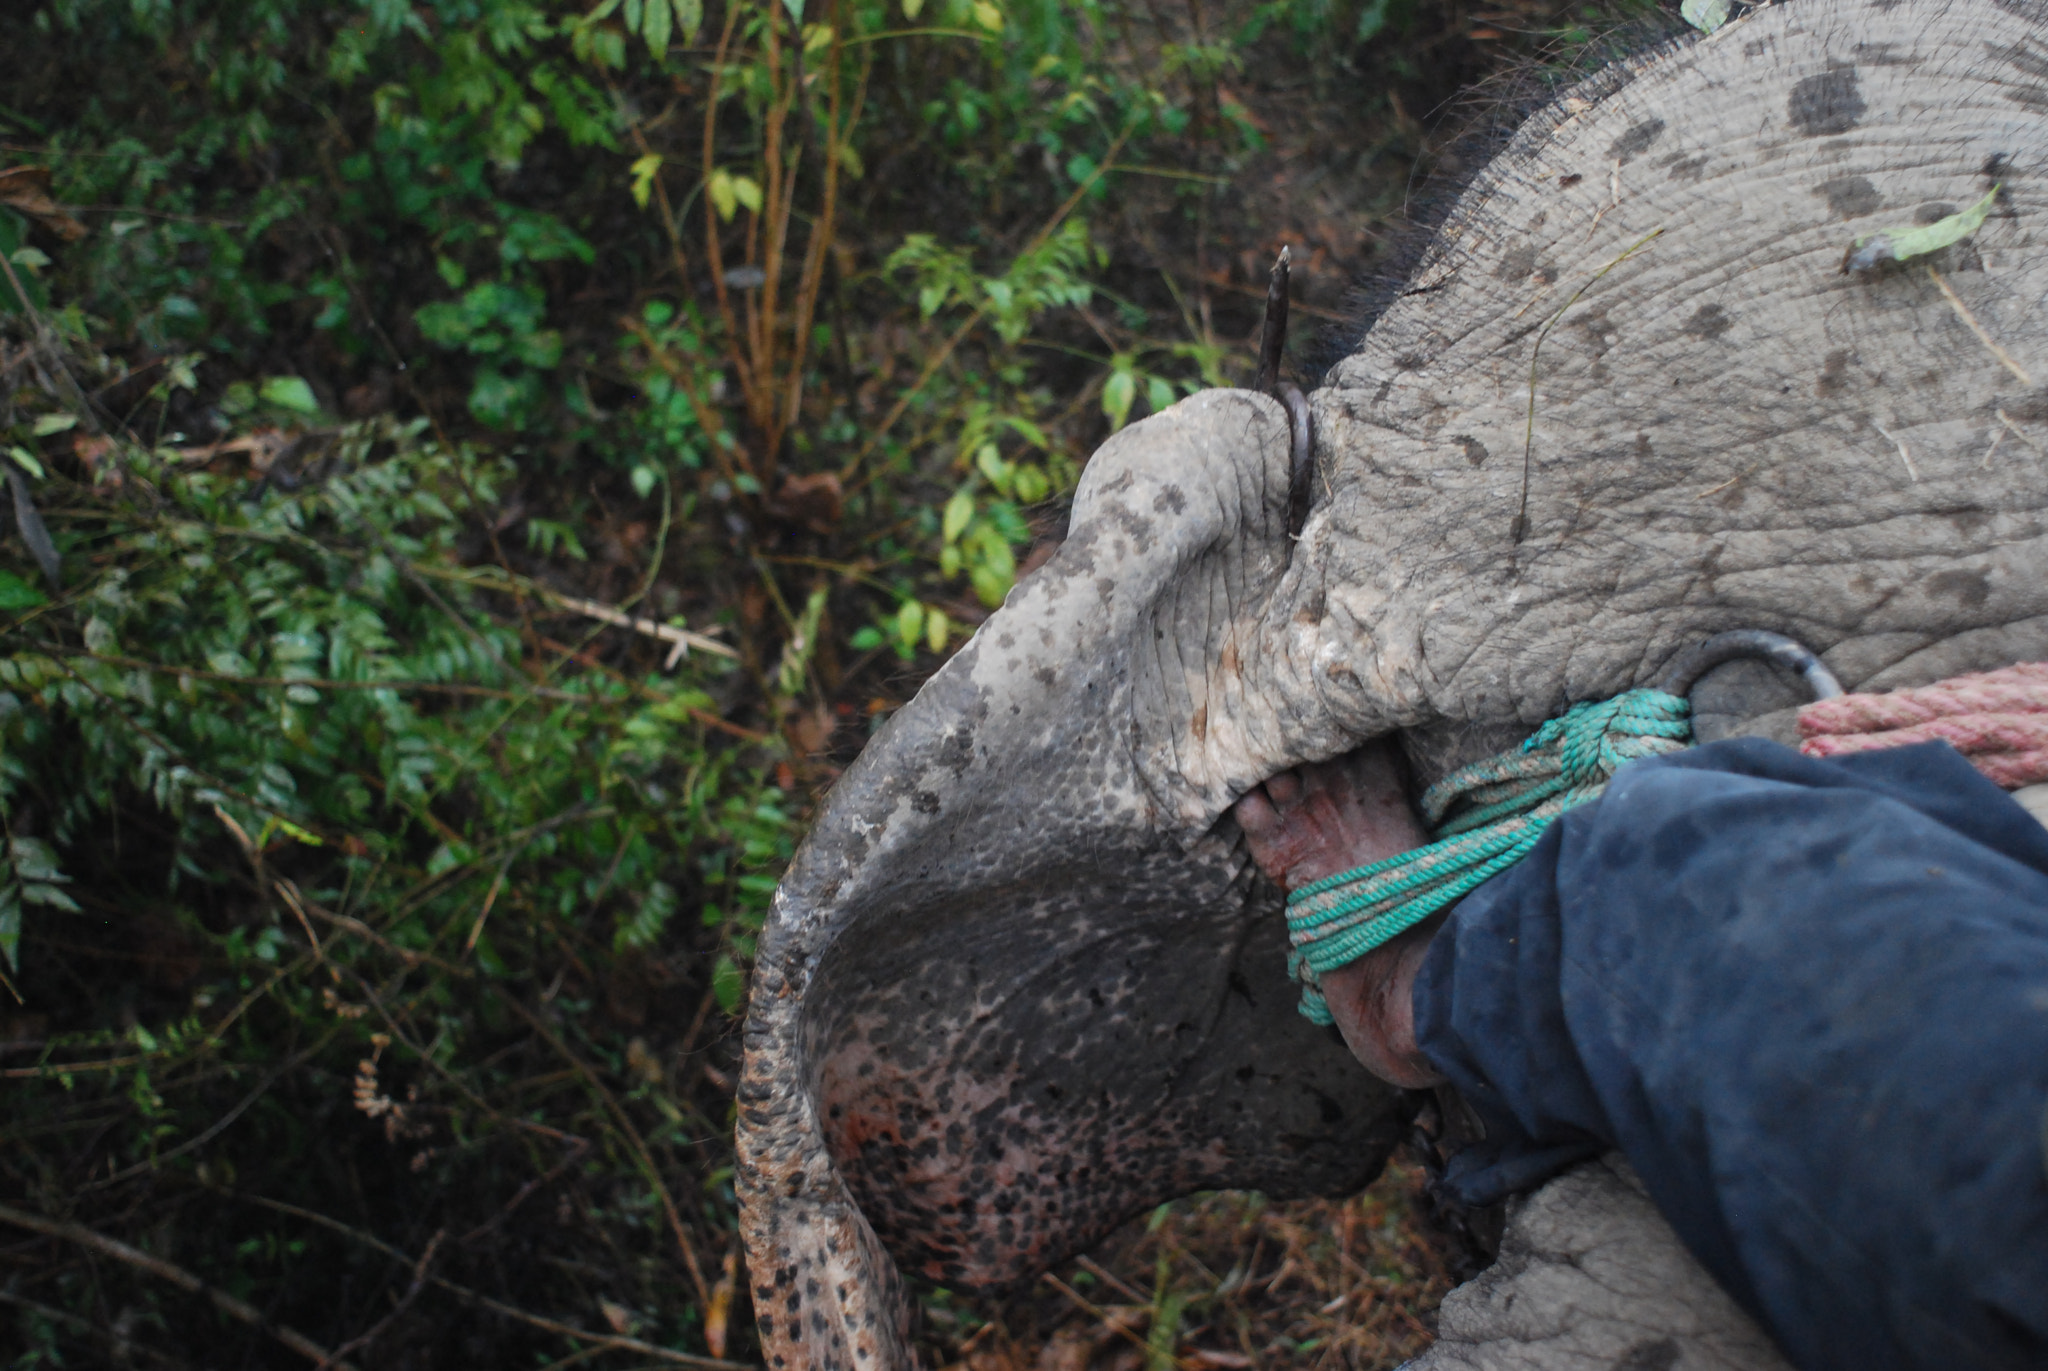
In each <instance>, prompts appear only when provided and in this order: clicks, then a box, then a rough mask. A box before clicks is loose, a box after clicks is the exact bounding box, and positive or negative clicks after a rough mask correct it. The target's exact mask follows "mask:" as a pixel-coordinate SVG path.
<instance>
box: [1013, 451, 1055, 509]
mask: <svg viewBox="0 0 2048 1371" xmlns="http://www.w3.org/2000/svg"><path fill="white" fill-rule="evenodd" d="M1010 485H1011V490H1012V493H1013V494H1015V495H1016V497H1017V503H1019V504H1023V505H1035V504H1037V503H1038V502H1039V501H1040V500H1043V499H1044V498H1045V497H1046V496H1048V495H1050V494H1051V493H1052V480H1051V478H1050V477H1048V476H1047V475H1046V474H1045V468H1044V467H1042V466H1039V465H1037V464H1035V463H1021V462H1020V463H1018V464H1017V467H1016V469H1015V471H1014V473H1013V474H1012V475H1011V478H1010Z"/></svg>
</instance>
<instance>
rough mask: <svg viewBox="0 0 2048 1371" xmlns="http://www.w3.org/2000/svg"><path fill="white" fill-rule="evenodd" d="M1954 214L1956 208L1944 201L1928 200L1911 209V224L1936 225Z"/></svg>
mask: <svg viewBox="0 0 2048 1371" xmlns="http://www.w3.org/2000/svg"><path fill="white" fill-rule="evenodd" d="M1955 212H1956V207H1955V206H1954V205H1951V204H1949V203H1948V202H1947V201H1946V200H1929V201H1928V202H1927V203H1926V204H1924V205H1915V206H1914V207H1913V222H1914V223H1916V224H1936V223H1940V222H1941V221H1942V220H1943V219H1946V218H1948V217H1949V216H1950V215H1951V214H1954V213H1955Z"/></svg>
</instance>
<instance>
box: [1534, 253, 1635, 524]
mask: <svg viewBox="0 0 2048 1371" xmlns="http://www.w3.org/2000/svg"><path fill="white" fill-rule="evenodd" d="M1662 232H1664V228H1663V226H1662V225H1659V226H1658V227H1656V228H1653V229H1651V230H1650V231H1649V232H1648V233H1646V234H1644V235H1643V236H1642V237H1640V238H1638V239H1636V241H1635V242H1634V243H1631V244H1630V245H1629V247H1628V250H1627V251H1625V252H1623V253H1622V254H1621V256H1619V257H1617V258H1615V259H1614V260H1613V261H1611V262H1609V263H1608V264H1607V265H1606V266H1604V267H1602V268H1600V270H1598V271H1596V272H1594V273H1593V275H1592V277H1591V278H1590V279H1589V280H1587V282H1586V284H1585V285H1583V286H1580V287H1579V288H1578V289H1577V290H1576V291H1574V292H1572V298H1571V299H1569V300H1567V301H1565V302H1564V304H1562V305H1560V306H1559V307H1558V311H1557V313H1555V314H1553V315H1551V316H1550V321H1549V322H1548V323H1546V324H1544V326H1543V328H1542V330H1541V331H1540V332H1538V333H1537V335H1536V346H1535V347H1533V348H1531V349H1530V350H1529V422H1528V426H1527V427H1526V428H1525V429H1524V430H1523V433H1522V499H1521V503H1520V505H1519V506H1518V507H1517V508H1516V510H1515V522H1514V525H1513V527H1512V528H1511V529H1510V530H1509V532H1510V537H1509V541H1510V542H1513V543H1517V544H1519V543H1520V542H1521V541H1522V539H1523V538H1525V537H1526V536H1528V533H1529V471H1530V463H1531V460H1532V454H1533V452H1534V451H1535V448H1536V359H1537V358H1539V357H1541V356H1542V355H1543V340H1544V339H1545V338H1548V337H1549V336H1550V331H1551V330H1552V329H1554V328H1556V327H1557V321H1558V320H1560V319H1562V318H1564V316H1565V315H1566V313H1567V312H1569V311H1570V309H1571V307H1572V306H1573V305H1576V304H1577V303H1578V302H1579V297H1580V296H1582V295H1584V294H1585V293H1586V292H1587V291H1589V290H1591V289H1592V288H1593V287H1594V286H1595V285H1596V284H1598V282H1599V280H1600V278H1601V277H1603V276H1605V275H1606V274H1607V273H1608V272H1610V271H1613V270H1614V269H1615V268H1616V267H1618V266H1620V265H1621V264H1622V263H1623V262H1626V261H1627V260H1628V259H1629V258H1631V257H1633V256H1635V255H1636V254H1637V253H1638V252H1641V251H1642V250H1643V249H1644V248H1646V247H1648V246H1649V245H1650V242H1651V240H1652V239H1654V238H1656V237H1657V235H1658V234H1660V233H1662Z"/></svg>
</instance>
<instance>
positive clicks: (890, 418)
mask: <svg viewBox="0 0 2048 1371" xmlns="http://www.w3.org/2000/svg"><path fill="white" fill-rule="evenodd" d="M1136 129H1137V125H1136V124H1127V125H1125V126H1124V131H1123V132H1122V133H1119V134H1118V135H1117V136H1116V141H1115V142H1113V143H1111V144H1110V145H1109V151H1108V152H1107V153H1106V154H1104V156H1103V159H1102V161H1101V163H1100V165H1098V166H1097V167H1096V168H1095V170H1094V171H1093V172H1091V173H1089V176H1088V179H1087V180H1085V181H1083V182H1082V183H1081V184H1080V185H1078V186H1076V187H1075V188H1074V193H1073V194H1072V195H1069V196H1068V197H1067V198H1066V202H1065V203H1064V204H1062V205H1061V206H1060V207H1059V209H1057V210H1056V211H1054V212H1053V216H1052V218H1050V219H1048V220H1046V222H1045V225H1044V227H1042V228H1040V229H1039V230H1038V232H1037V234H1036V235H1034V236H1033V237H1032V239H1031V241H1030V242H1029V243H1027V244H1025V245H1024V250H1023V251H1022V252H1020V253H1018V254H1017V258H1018V259H1022V258H1024V257H1028V256H1030V255H1031V254H1032V253H1034V252H1036V251H1038V249H1039V248H1040V246H1042V245H1043V244H1044V243H1045V240H1046V239H1048V238H1050V237H1052V235H1053V234H1054V232H1055V231H1057V230H1058V228H1059V226H1060V225H1061V224H1063V223H1065V222H1066V219H1067V216H1068V215H1069V214H1072V213H1073V212H1074V207H1075V206H1076V205H1078V204H1080V203H1081V198H1082V197H1083V196H1085V195H1086V194H1087V193H1088V192H1089V191H1091V190H1093V189H1094V188H1095V183H1096V182H1097V181H1100V180H1101V179H1102V178H1103V177H1104V176H1106V175H1108V174H1109V173H1110V172H1111V171H1113V170H1115V169H1116V155H1117V154H1118V153H1119V152H1122V151H1123V147H1124V144H1125V143H1126V142H1127V141H1129V139H1130V136H1131V134H1132V133H1133V132H1135V131H1136ZM987 312H988V305H987V304H986V303H983V304H979V305H976V306H975V307H974V312H973V313H972V314H969V315H968V316H967V317H966V318H965V319H963V320H961V321H960V326H959V327H958V328H956V329H954V330H953V334H952V336H951V337H949V338H948V339H946V343H945V346H944V347H941V348H940V349H939V350H938V351H937V352H936V353H934V354H933V355H932V358H931V360H930V361H929V362H926V363H925V367H924V371H923V372H922V373H921V374H920V375H919V376H918V378H917V380H916V381H915V382H914V383H913V384H912V385H911V387H910V389H908V390H906V391H904V392H903V394H901V395H899V396H898V397H896V403H895V404H894V405H893V406H891V407H890V409H889V412H888V413H887V414H885V415H884V416H882V422H881V423H879V424H877V425H875V428H874V431H873V432H871V433H870V434H868V440H867V441H866V442H865V443H862V444H861V447H860V451H859V452H856V453H855V454H854V455H853V460H852V461H850V462H848V463H847V464H846V465H845V466H844V467H842V468H841V469H840V472H839V479H840V480H841V481H842V482H845V481H848V480H851V479H852V477H853V473H854V472H856V471H858V470H860V466H861V463H863V462H865V461H866V460H867V459H868V455H869V454H870V453H872V452H873V451H874V450H875V449H876V448H877V447H879V446H881V442H882V439H884V438H886V437H888V435H889V430H890V429H892V428H894V427H895V426H896V421H897V420H898V419H901V418H902V417H903V411H904V410H906V409H908V408H910V402H911V401H912V400H914V399H916V398H917V395H918V392H919V391H922V390H923V389H924V388H925V386H926V384H927V383H929V382H930V381H931V379H932V377H934V376H936V375H938V372H939V368H940V367H942V366H944V365H945V364H946V360H947V359H948V358H950V357H951V356H952V355H953V349H955V348H957V347H959V346H960V344H961V342H962V341H963V340H964V339H965V338H966V337H967V335H968V333H969V332H970V331H971V330H972V329H973V328H974V326H975V325H976V324H978V323H980V322H981V317H982V315H984V314H985V313H987Z"/></svg>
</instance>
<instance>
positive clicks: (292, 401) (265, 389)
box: [256, 376, 320, 414]
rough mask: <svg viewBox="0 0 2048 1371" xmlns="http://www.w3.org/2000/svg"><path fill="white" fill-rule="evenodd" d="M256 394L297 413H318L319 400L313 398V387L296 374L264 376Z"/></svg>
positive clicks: (281, 407)
mask: <svg viewBox="0 0 2048 1371" xmlns="http://www.w3.org/2000/svg"><path fill="white" fill-rule="evenodd" d="M256 393H257V395H259V396H261V397H262V399H263V400H264V401H265V402H266V403H268V404H273V405H276V406H277V407H278V408H279V409H288V410H291V411H293V412H294V413H297V414H318V413H319V412H320V402H319V401H318V400H316V399H314V398H313V388H312V387H311V386H309V385H307V384H306V383H305V382H304V381H303V380H301V379H300V378H299V377H297V376H271V377H267V378H265V380H264V382H263V384H262V386H261V387H260V388H258V390H257V392H256Z"/></svg>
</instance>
